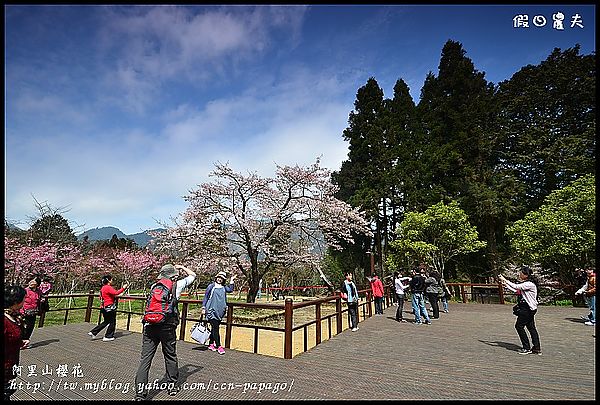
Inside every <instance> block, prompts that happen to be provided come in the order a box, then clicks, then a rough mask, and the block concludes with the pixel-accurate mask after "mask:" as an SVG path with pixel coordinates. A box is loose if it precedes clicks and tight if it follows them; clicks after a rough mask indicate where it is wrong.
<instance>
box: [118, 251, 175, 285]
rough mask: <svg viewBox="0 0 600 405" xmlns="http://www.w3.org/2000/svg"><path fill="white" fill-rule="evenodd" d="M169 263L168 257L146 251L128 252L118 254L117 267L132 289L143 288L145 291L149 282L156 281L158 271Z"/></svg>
mask: <svg viewBox="0 0 600 405" xmlns="http://www.w3.org/2000/svg"><path fill="white" fill-rule="evenodd" d="M166 261H167V256H165V255H160V256H156V255H154V254H153V253H152V252H150V251H148V250H146V249H144V250H126V251H118V252H117V253H116V263H117V267H118V268H119V269H120V270H121V272H122V274H123V277H124V279H125V280H126V281H127V282H129V283H130V284H131V286H132V287H134V288H136V287H140V286H141V287H142V288H143V289H144V291H145V289H146V286H147V284H148V281H149V280H155V279H156V275H157V274H158V269H160V268H161V267H162V265H163V264H165V263H166Z"/></svg>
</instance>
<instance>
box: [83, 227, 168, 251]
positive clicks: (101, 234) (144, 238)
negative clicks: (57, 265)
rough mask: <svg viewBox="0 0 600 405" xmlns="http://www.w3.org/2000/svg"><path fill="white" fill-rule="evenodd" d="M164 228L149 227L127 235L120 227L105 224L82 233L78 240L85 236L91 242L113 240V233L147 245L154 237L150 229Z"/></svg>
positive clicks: (141, 245)
mask: <svg viewBox="0 0 600 405" xmlns="http://www.w3.org/2000/svg"><path fill="white" fill-rule="evenodd" d="M164 230H165V229H163V228H157V229H149V230H147V231H144V232H139V233H135V234H133V235H125V234H124V233H123V232H121V230H120V229H119V228H115V227H113V226H105V227H102V228H94V229H89V230H87V231H85V232H83V233H82V234H80V235H78V236H77V240H80V241H81V240H83V238H84V237H85V236H87V237H88V240H89V241H90V242H94V241H98V240H111V239H112V237H113V235H117V238H119V239H121V238H123V239H132V240H133V241H134V242H135V243H136V245H138V246H139V247H145V246H146V245H147V244H148V242H150V240H151V239H152V237H151V236H150V235H149V234H148V232H149V231H164Z"/></svg>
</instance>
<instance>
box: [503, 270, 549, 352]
mask: <svg viewBox="0 0 600 405" xmlns="http://www.w3.org/2000/svg"><path fill="white" fill-rule="evenodd" d="M498 279H499V280H500V282H501V283H502V284H503V285H504V287H506V288H507V289H508V290H509V291H512V292H516V293H517V297H518V302H517V307H518V314H517V322H516V323H515V329H516V330H517V333H518V335H519V339H520V340H521V344H522V346H523V347H522V348H521V349H520V350H519V354H538V355H541V354H542V349H541V347H540V336H539V334H538V331H537V328H536V327H535V314H536V313H537V307H538V301H537V295H538V286H537V284H538V281H537V278H536V277H535V276H534V275H533V270H531V268H530V267H528V266H523V267H521V271H520V273H519V279H520V280H521V283H513V282H510V281H508V280H507V279H506V278H505V277H504V276H503V275H502V274H500V275H499V276H498ZM525 328H527V330H528V331H529V334H530V335H531V344H532V345H530V344H529V338H528V337H527V332H525Z"/></svg>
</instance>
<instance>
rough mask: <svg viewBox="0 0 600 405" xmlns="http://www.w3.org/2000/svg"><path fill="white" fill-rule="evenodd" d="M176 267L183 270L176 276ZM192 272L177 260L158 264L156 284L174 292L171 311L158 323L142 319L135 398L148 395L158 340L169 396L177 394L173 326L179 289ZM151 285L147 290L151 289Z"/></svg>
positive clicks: (191, 279) (190, 280)
mask: <svg viewBox="0 0 600 405" xmlns="http://www.w3.org/2000/svg"><path fill="white" fill-rule="evenodd" d="M180 270H181V271H183V272H185V273H186V276H185V277H184V278H180V275H179V273H180ZM195 279H196V273H194V272H193V271H192V270H190V269H188V268H187V267H185V266H182V265H180V264H176V265H172V264H165V265H164V266H162V268H161V269H160V272H159V276H158V282H157V283H156V284H154V285H153V288H154V287H156V286H157V284H159V283H160V284H162V285H164V286H167V287H168V288H169V289H170V290H172V291H174V292H175V294H174V296H173V294H169V298H170V303H169V304H170V305H168V307H170V308H172V313H169V314H167V315H168V316H166V317H165V320H164V321H163V322H160V323H156V324H152V323H144V324H143V330H142V354H141V358H140V365H139V367H138V370H137V373H136V375H135V388H136V391H135V400H136V401H143V400H145V399H146V398H147V396H148V391H149V388H148V372H149V371H150V366H151V365H152V359H153V358H154V355H155V354H156V349H157V348H158V345H159V344H160V345H161V347H162V353H163V357H164V359H165V369H166V373H167V383H168V394H169V395H170V396H173V395H177V393H178V392H179V391H180V389H181V388H180V387H179V383H178V380H179V365H178V360H177V350H176V343H177V333H176V330H175V329H176V328H177V325H178V324H179V310H178V309H177V302H178V301H179V298H180V297H181V293H182V292H183V290H184V289H185V288H187V287H188V286H189V285H190V284H192V283H193V282H194V280H195ZM153 288H151V290H152V289H153Z"/></svg>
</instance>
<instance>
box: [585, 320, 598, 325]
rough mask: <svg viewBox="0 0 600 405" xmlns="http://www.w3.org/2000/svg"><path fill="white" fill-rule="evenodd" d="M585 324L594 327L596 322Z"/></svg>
mask: <svg viewBox="0 0 600 405" xmlns="http://www.w3.org/2000/svg"><path fill="white" fill-rule="evenodd" d="M585 324H586V325H588V326H594V325H596V322H590V321H587V322H586V323H585Z"/></svg>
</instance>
